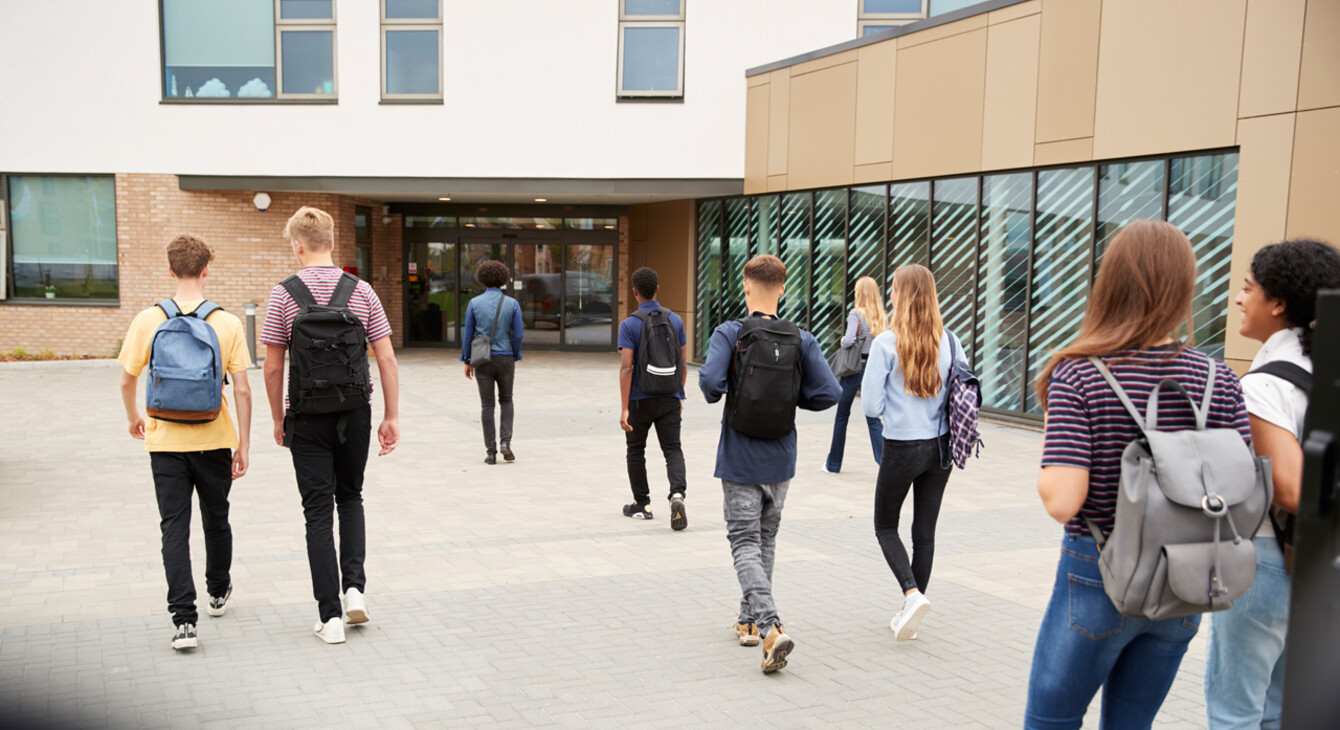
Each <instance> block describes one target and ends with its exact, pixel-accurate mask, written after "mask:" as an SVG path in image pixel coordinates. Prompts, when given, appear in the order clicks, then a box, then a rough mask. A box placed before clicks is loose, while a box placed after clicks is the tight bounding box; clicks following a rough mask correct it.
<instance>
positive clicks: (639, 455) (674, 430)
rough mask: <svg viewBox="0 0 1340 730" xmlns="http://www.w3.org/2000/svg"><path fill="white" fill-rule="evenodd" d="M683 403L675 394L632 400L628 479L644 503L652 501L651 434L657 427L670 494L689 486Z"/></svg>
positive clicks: (639, 499) (628, 432)
mask: <svg viewBox="0 0 1340 730" xmlns="http://www.w3.org/2000/svg"><path fill="white" fill-rule="evenodd" d="M681 403H682V401H680V400H679V399H678V398H676V397H674V396H666V397H664V398H644V399H642V400H634V401H629V402H628V425H630V426H632V427H633V430H632V431H625V432H624V436H625V437H627V439H628V482H629V484H630V485H631V486H632V488H633V500H634V501H636V502H637V503H638V504H640V505H644V506H645V505H648V504H651V487H650V485H648V484H647V435H648V433H650V431H651V427H652V426H655V427H656V440H657V441H660V442H661V453H662V454H664V455H665V475H666V477H667V478H668V479H669V480H670V492H669V493H670V494H674V493H675V492H683V491H684V490H685V489H686V488H687V478H686V476H685V473H686V472H685V468H684V449H683V448H682V447H681V446H680V443H679V427H680V422H681Z"/></svg>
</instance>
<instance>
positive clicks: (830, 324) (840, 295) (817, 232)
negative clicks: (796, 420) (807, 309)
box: [810, 190, 847, 356]
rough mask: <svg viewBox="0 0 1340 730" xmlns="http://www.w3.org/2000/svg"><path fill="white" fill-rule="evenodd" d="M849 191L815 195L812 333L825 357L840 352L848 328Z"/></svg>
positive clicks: (821, 191)
mask: <svg viewBox="0 0 1340 730" xmlns="http://www.w3.org/2000/svg"><path fill="white" fill-rule="evenodd" d="M846 250H847V191H846V190H820V191H819V192H817V193H815V194H814V264H813V266H814V269H813V271H814V276H813V280H812V284H811V287H810V290H811V292H813V297H814V300H813V306H812V309H811V314H810V334H813V335H814V337H815V339H817V340H818V342H819V347H820V348H821V349H822V350H823V352H824V355H825V356H827V355H830V354H832V353H833V351H834V350H836V349H837V346H838V340H840V339H841V338H842V332H843V330H844V329H845V328H846V326H847V311H846V309H845V308H844V307H843V304H844V303H845V302H846V300H847V296H846V289H847V286H846V282H847V267H846V261H845V259H846Z"/></svg>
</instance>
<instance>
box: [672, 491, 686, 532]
mask: <svg viewBox="0 0 1340 730" xmlns="http://www.w3.org/2000/svg"><path fill="white" fill-rule="evenodd" d="M688 526H689V513H688V512H686V511H685V510H684V495H683V494H681V493H679V492H675V493H674V494H672V495H670V529H672V530H682V529H684V528H685V527H688Z"/></svg>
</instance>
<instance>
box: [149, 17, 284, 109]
mask: <svg viewBox="0 0 1340 730" xmlns="http://www.w3.org/2000/svg"><path fill="white" fill-rule="evenodd" d="M162 8H163V66H164V69H163V72H164V76H163V85H164V97H165V98H168V99H185V98H225V97H228V98H273V97H274V95H275V15H274V12H275V10H274V2H273V1H272V0H232V1H231V2H228V3H213V2H198V0H163V5H162Z"/></svg>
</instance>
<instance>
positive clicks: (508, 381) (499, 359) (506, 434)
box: [475, 355, 516, 456]
mask: <svg viewBox="0 0 1340 730" xmlns="http://www.w3.org/2000/svg"><path fill="white" fill-rule="evenodd" d="M515 380H516V359H515V358H513V357H512V356H511V355H493V356H491V357H490V358H489V361H488V362H486V363H484V364H483V365H480V366H479V367H477V368H475V383H476V384H478V385H479V415H480V418H479V421H480V423H482V424H484V448H485V449H487V450H488V453H489V455H490V456H492V455H494V454H496V453H498V442H497V441H496V440H495V439H494V435H493V428H494V424H493V406H494V395H493V391H494V388H495V387H496V388H497V391H498V396H497V402H498V403H501V404H502V423H500V424H499V426H500V427H501V429H502V434H501V436H502V439H501V440H502V442H503V443H505V444H508V445H511V443H512V413H513V411H512V384H513V382H514V381H515Z"/></svg>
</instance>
